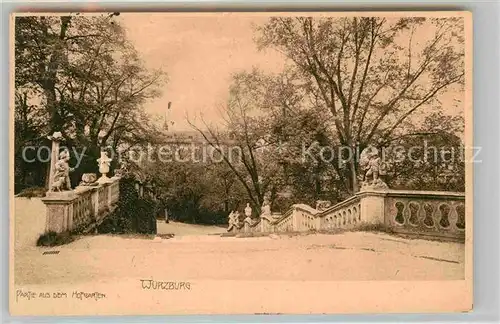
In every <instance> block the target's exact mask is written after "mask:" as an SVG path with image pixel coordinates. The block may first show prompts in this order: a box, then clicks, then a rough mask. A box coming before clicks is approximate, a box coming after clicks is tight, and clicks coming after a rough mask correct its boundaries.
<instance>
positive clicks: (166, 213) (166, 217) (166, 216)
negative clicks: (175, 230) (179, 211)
mask: <svg viewBox="0 0 500 324" xmlns="http://www.w3.org/2000/svg"><path fill="white" fill-rule="evenodd" d="M165 223H167V224H168V210H167V209H166V208H165Z"/></svg>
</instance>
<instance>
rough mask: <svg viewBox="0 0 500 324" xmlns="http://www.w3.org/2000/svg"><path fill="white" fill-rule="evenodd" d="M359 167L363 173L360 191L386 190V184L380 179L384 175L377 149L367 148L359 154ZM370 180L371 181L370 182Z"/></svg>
mask: <svg viewBox="0 0 500 324" xmlns="http://www.w3.org/2000/svg"><path fill="white" fill-rule="evenodd" d="M359 166H360V167H361V169H362V170H363V171H364V172H365V173H364V175H363V182H362V188H361V189H386V188H388V187H387V184H386V183H385V182H384V181H383V180H382V179H381V178H380V176H384V175H385V174H386V171H385V165H384V163H383V162H382V161H381V159H380V156H379V154H378V150H377V148H375V147H373V146H369V147H367V148H366V149H364V150H363V152H361V156H360V159H359ZM370 180H371V181H370Z"/></svg>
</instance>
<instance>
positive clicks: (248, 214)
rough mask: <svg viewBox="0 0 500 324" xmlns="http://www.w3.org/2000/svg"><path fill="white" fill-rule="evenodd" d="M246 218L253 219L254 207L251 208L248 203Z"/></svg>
mask: <svg viewBox="0 0 500 324" xmlns="http://www.w3.org/2000/svg"><path fill="white" fill-rule="evenodd" d="M245 216H246V217H250V218H252V207H250V204H249V203H247V206H246V207H245Z"/></svg>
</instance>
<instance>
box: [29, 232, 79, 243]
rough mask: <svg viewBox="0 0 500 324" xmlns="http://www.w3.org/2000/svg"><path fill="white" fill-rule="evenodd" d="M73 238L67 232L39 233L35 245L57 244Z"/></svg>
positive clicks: (70, 240)
mask: <svg viewBox="0 0 500 324" xmlns="http://www.w3.org/2000/svg"><path fill="white" fill-rule="evenodd" d="M74 240H75V237H74V236H72V235H71V233H69V232H63V233H56V232H54V231H50V232H47V233H45V234H42V235H40V237H39V238H38V240H37V241H36V245H37V246H59V245H64V244H68V243H71V242H73V241H74Z"/></svg>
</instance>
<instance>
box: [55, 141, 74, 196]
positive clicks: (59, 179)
mask: <svg viewBox="0 0 500 324" xmlns="http://www.w3.org/2000/svg"><path fill="white" fill-rule="evenodd" d="M69 159H70V156H69V151H66V150H65V151H62V152H61V153H59V160H58V161H57V162H56V164H55V165H54V176H53V178H52V186H51V188H50V189H51V191H68V190H71V180H70V178H69V173H70V172H73V171H74V168H70V167H69V164H68V161H69Z"/></svg>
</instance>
